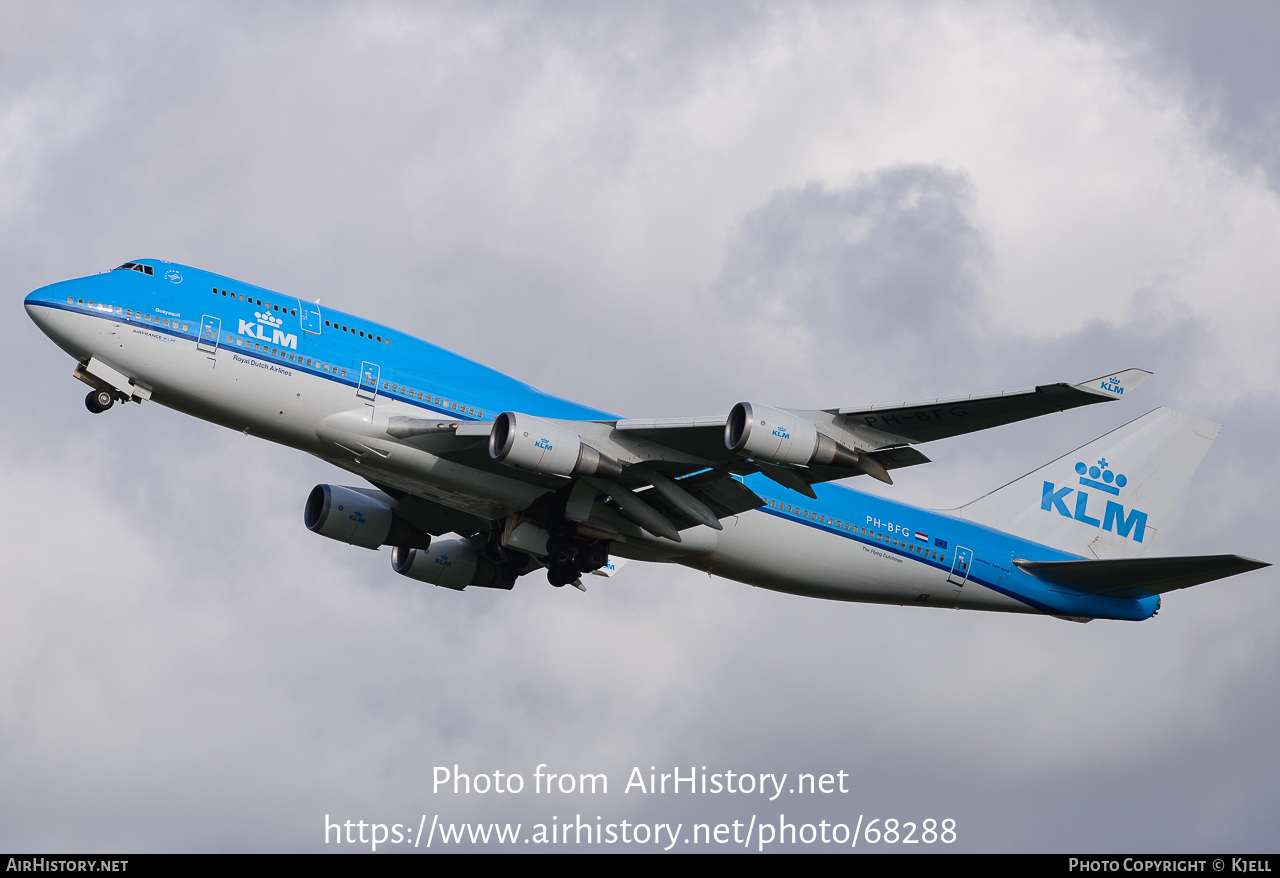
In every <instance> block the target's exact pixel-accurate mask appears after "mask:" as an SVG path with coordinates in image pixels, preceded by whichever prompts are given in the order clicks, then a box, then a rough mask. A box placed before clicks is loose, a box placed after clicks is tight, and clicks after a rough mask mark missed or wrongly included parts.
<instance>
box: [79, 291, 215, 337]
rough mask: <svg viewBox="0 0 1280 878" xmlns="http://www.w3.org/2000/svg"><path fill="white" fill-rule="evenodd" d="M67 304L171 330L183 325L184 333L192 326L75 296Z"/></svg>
mask: <svg viewBox="0 0 1280 878" xmlns="http://www.w3.org/2000/svg"><path fill="white" fill-rule="evenodd" d="M67 304H68V305H83V306H84V307H86V308H92V309H93V310H95V311H103V312H105V313H107V314H111V313H115V314H119V315H120V316H121V317H124V318H125V319H127V320H141V321H142V322H143V323H154V324H155V325H156V326H168V327H169V328H171V329H177V328H178V327H179V325H181V327H182V331H183V332H190V331H191V325H190V324H188V323H182V322H181V321H180V320H178V319H176V318H169V317H152V316H151V315H150V314H143V313H142V312H141V311H139V312H137V313H136V314H135V313H134V312H133V309H132V308H121V307H120V306H119V305H116V306H115V307H114V308H112V306H111V305H108V304H107V303H106V302H97V303H95V302H94V301H93V300H92V299H90V300H89V301H88V302H85V300H84V299H77V298H75V297H74V296H67Z"/></svg>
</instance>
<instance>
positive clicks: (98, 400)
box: [84, 390, 116, 415]
mask: <svg viewBox="0 0 1280 878" xmlns="http://www.w3.org/2000/svg"><path fill="white" fill-rule="evenodd" d="M115 402H116V398H115V396H114V395H112V394H111V393H109V392H108V391H106V390H90V391H89V395H88V396H86V397H85V398H84V407H85V408H87V409H88V410H89V411H91V412H93V413H94V414H95V415H100V414H102V413H103V412H105V411H106V410H107V409H109V408H111V407H112V406H113V405H115Z"/></svg>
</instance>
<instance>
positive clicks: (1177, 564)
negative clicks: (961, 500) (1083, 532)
mask: <svg viewBox="0 0 1280 878" xmlns="http://www.w3.org/2000/svg"><path fill="white" fill-rule="evenodd" d="M1013 563H1014V564H1016V565H1017V566H1018V567H1019V568H1021V569H1022V570H1025V571H1026V572H1027V573H1030V574H1031V575H1032V576H1034V577H1036V578H1037V579H1043V580H1044V581H1045V582H1050V583H1053V584H1054V585H1060V586H1063V587H1065V588H1069V589H1072V590H1074V591H1082V592H1086V593H1087V594H1098V595H1107V596H1108V597H1120V598H1142V597H1146V596H1148V595H1153V594H1163V593H1164V592H1166V591H1175V590H1177V589H1179V588H1190V587H1191V586H1193V585H1200V584H1201V583H1204V582H1213V581H1214V580H1215V579H1225V578H1226V577H1228V576H1235V575H1236V574H1238V573H1248V572H1249V571H1250V570H1258V569H1259V568H1262V567H1270V566H1271V565H1270V564H1269V563H1267V562H1266V561H1255V560H1254V559H1252V558H1243V557H1241V556H1240V555H1193V556H1190V557H1186V558H1114V559H1107V560H1105V561H1088V560H1085V561H1020V560H1016V559H1015V560H1014V562H1013Z"/></svg>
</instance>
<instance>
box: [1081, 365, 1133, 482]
mask: <svg viewBox="0 0 1280 878" xmlns="http://www.w3.org/2000/svg"><path fill="white" fill-rule="evenodd" d="M1102 389H1103V390H1105V391H1107V393H1114V394H1115V395H1116V396H1120V395H1121V394H1123V393H1124V388H1123V387H1121V386H1120V379H1119V377H1117V376H1115V375H1113V376H1111V377H1110V378H1106V379H1104V380H1103V382H1102ZM1081 466H1084V464H1078V465H1077V469H1078V468H1079V467H1081Z"/></svg>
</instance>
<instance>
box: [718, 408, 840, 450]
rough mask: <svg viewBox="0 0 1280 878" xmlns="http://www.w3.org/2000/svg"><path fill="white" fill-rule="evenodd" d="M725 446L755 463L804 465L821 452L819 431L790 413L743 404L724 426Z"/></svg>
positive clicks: (732, 412)
mask: <svg viewBox="0 0 1280 878" xmlns="http://www.w3.org/2000/svg"><path fill="white" fill-rule="evenodd" d="M724 444H725V445H726V446H727V447H728V449H729V450H730V451H736V452H737V453H739V454H745V455H746V456H748V457H753V458H755V459H756V460H763V461H767V462H769V463H784V464H792V465H803V464H807V463H808V462H809V461H810V460H811V459H812V458H813V453H814V452H815V451H816V450H817V449H818V428H817V427H815V426H814V425H813V424H811V423H809V422H808V421H806V420H805V419H804V418H801V417H799V416H797V415H793V414H791V413H790V412H784V411H782V410H781V409H775V408H771V407H770V406H767V405H759V404H752V403H749V402H740V403H738V404H737V405H735V406H734V407H733V409H732V410H731V411H730V412H729V420H728V421H726V422H725V425H724Z"/></svg>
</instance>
